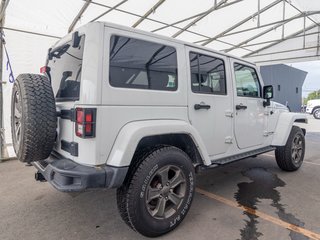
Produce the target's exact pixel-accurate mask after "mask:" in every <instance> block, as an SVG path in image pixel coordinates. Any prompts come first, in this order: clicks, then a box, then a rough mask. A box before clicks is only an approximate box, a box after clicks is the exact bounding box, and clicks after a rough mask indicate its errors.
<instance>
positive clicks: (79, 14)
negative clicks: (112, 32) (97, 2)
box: [68, 0, 91, 33]
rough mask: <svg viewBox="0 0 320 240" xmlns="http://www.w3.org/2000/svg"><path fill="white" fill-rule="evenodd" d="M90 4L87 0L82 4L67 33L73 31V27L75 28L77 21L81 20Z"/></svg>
mask: <svg viewBox="0 0 320 240" xmlns="http://www.w3.org/2000/svg"><path fill="white" fill-rule="evenodd" d="M90 3H91V0H88V1H86V2H85V3H84V4H83V6H82V8H81V9H80V11H79V12H78V14H77V16H76V17H75V18H74V19H73V21H72V23H71V24H70V26H69V28H68V33H70V32H72V31H73V29H74V27H75V26H76V24H77V23H78V21H79V20H80V19H81V17H82V15H83V13H84V12H85V11H86V10H87V8H88V7H89V5H90Z"/></svg>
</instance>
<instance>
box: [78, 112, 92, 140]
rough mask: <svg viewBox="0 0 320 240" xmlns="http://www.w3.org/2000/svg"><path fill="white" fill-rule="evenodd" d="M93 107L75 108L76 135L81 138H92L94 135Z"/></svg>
mask: <svg viewBox="0 0 320 240" xmlns="http://www.w3.org/2000/svg"><path fill="white" fill-rule="evenodd" d="M96 112H97V110H96V109H95V108H76V125H75V128H76V129H75V130H76V135H77V136H78V137H81V138H93V137H95V135H96Z"/></svg>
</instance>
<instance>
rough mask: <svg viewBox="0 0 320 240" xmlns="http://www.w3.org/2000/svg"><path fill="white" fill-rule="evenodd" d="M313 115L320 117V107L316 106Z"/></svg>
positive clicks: (316, 117)
mask: <svg viewBox="0 0 320 240" xmlns="http://www.w3.org/2000/svg"><path fill="white" fill-rule="evenodd" d="M313 117H314V118H315V119H320V108H316V109H315V110H314V111H313Z"/></svg>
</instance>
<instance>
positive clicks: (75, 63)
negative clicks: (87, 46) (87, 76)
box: [47, 35, 85, 101]
mask: <svg viewBox="0 0 320 240" xmlns="http://www.w3.org/2000/svg"><path fill="white" fill-rule="evenodd" d="M84 41H85V36H84V35H83V36H81V40H80V44H79V47H77V48H74V47H72V41H70V42H67V43H65V44H64V45H62V46H59V47H57V48H55V49H53V50H51V52H50V53H49V56H48V64H47V66H48V70H47V74H48V76H49V78H50V80H51V82H52V86H53V90H54V94H55V97H56V101H76V100H79V93H80V81H81V69H82V59H83V48H84Z"/></svg>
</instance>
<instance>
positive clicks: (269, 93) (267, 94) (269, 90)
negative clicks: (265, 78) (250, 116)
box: [263, 85, 273, 107]
mask: <svg viewBox="0 0 320 240" xmlns="http://www.w3.org/2000/svg"><path fill="white" fill-rule="evenodd" d="M263 98H264V99H266V101H265V102H263V106H264V107H267V106H270V99H272V98H273V86H272V85H268V86H264V87H263Z"/></svg>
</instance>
